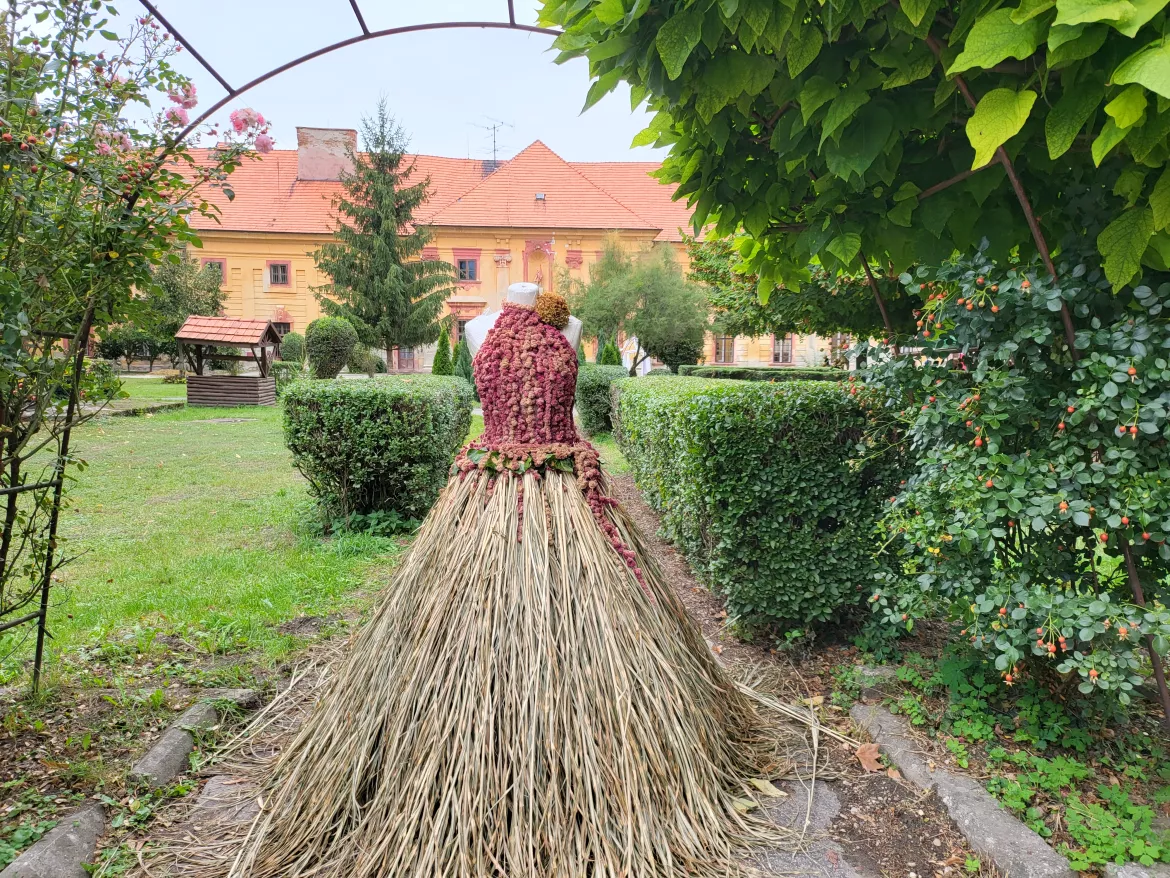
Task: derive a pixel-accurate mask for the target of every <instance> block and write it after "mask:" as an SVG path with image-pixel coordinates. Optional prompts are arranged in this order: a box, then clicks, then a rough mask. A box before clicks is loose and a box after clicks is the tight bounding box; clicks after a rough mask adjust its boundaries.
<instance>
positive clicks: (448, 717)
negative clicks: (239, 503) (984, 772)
mask: <svg viewBox="0 0 1170 878" xmlns="http://www.w3.org/2000/svg"><path fill="white" fill-rule="evenodd" d="M567 318H568V310H567V308H566V307H565V304H564V301H563V300H561V299H559V298H556V297H547V296H541V297H540V298H539V299H538V300H537V302H536V304H535V307H525V306H523V305H520V304H516V303H508V304H505V305H504V307H503V309H502V311H501V312H500V314H499V316H498V318H497V319H496V320H495V324H494V326H492V328H491V330H490V332H488V334H487V336H486V339H485V340H484V341H483V344H482V346H481V347H480V349H479V350H478V352H477V353H476V355H475V360H474V371H475V381H476V385H477V387H478V389H479V394H480V398H481V400H482V402H483V412H484V431H483V434H482V436H480V437H479V439H478V440H476V441H475V442H473V443H471V444H470V445H469V446H467V447H466V448H464V449H463V450H462V451H461V452H460V454H459V455H458V457H457V458H456V460H455V464H454V467H453V469H452V476H451V479H450V482H449V483H448V484H447V486H446V488H444V490H443V492H442V494H441V496H440V498H439V500H438V501H437V503H436V505H435V507H434V508H433V509H432V511H431V513H430V515H429V516H428V517H427V520H426V521H425V523H424V524H423V526H422V528H421V530H420V532H419V534H418V536H417V538H416V539H415V541H414V543H413V545H412V547H411V549H410V551H409V553H408V554H407V556H406V558H405V559H404V561H403V563H402V565H401V567H400V568H399V569H398V571H397V572H396V573H395V575H394V577H393V579H392V581H391V583H390V585H389V587H388V588H387V590H386V591H385V593H384V594H383V595H382V597H381V600H380V603H379V605H378V607H377V609H376V612H375V614H374V616H373V618H372V619H371V620H370V622H369V623H368V624H367V625H366V626H365V628H364V629H362V630H361V631H360V632H359V634H358V635H356V637H355V639H354V641H353V643H352V645H351V647H350V650H349V653H348V656H347V658H346V659H345V660H344V661H343V662H342V664H341V666H340V668H339V669H338V671H337V672H336V674H335V677H334V679H333V681H332V683H331V685H330V686H329V689H328V691H327V694H326V695H325V696H324V698H323V699H322V701H321V703H320V704H318V705H317V707H316V709H315V710H314V712H313V713H312V715H311V716H310V717H309V719H308V720H307V722H306V723H305V725H304V726H303V727H302V729H301V731H300V733H299V735H298V736H297V738H296V739H295V740H294V742H293V743H292V744H291V745H290V746H289V747H288V749H287V750H286V751H285V752H284V753H283V754H282V755H281V757H280V759H279V761H278V763H277V764H276V767H275V769H274V770H273V771H272V773H271V775H270V776H269V778H268V780H267V784H266V792H265V796H264V802H265V804H264V811H263V812H262V814H261V815H260V817H258V818H257V820H256V823H255V824H254V825H253V826H252V827H251V830H250V833H249V837H248V840H247V843H246V845H245V848H244V850H243V852H242V853H241V854H240V856H239V857H238V858H237V859H236V862H235V864H234V866H233V868H232V872H231V874H233V875H238V876H251V878H256V876H263V878H278V876H279V878H297V876H309V875H312V876H328V878H408V876H427V878H440V876H442V878H462V876H467V878H472V876H475V878H480V876H484V878H486V876H493V878H585V876H589V878H603V876H615V878H616V876H643V878H651V876H682V875H692V876H693V875H699V876H708V875H723V874H728V873H731V872H734V871H736V868H737V867H736V866H735V862H736V854H735V853H733V849H734V846H735V844H736V843H737V842H740V841H743V840H745V839H747V838H750V837H752V836H753V833H754V832H755V830H756V824H754V823H753V822H752V820H751V819H750V818H748V817H745V816H744V815H743V814H741V813H740V810H738V809H737V807H736V805H737V797H741V796H743V794H744V793H743V789H744V783H743V781H744V779H745V778H749V777H756V776H758V775H759V774H760V773H761V771H766V770H767V765H766V763H767V760H768V759H769V758H770V755H769V754H770V753H771V750H770V745H769V743H768V742H765V741H764V740H763V738H764V736H762V735H761V734H760V727H759V726H760V724H759V717H758V715H757V714H756V711H755V710H754V708H753V705H752V703H751V702H750V701H749V700H748V699H747V697H746V696H745V695H744V694H742V692H741V691H740V690H739V689H737V688H736V686H735V685H734V684H733V683H732V682H731V681H730V680H729V679H728V678H727V677H726V676H725V674H724V672H723V670H722V669H721V667H720V666H719V665H718V663H717V661H716V660H715V658H714V656H713V655H712V654H711V651H710V649H709V647H708V646H707V644H706V643H705V642H704V641H703V639H702V637H701V635H700V633H699V632H698V630H697V629H696V627H695V625H694V623H693V622H692V621H691V619H690V618H689V617H688V616H687V615H686V612H685V610H684V609H683V607H682V605H681V604H680V602H679V601H678V599H677V598H676V596H675V595H674V593H673V592H672V591H670V589H669V588H668V586H667V585H666V584H665V583H664V580H663V576H662V574H661V572H660V571H659V569H658V566H657V565H656V563H655V562H654V560H653V559H652V558H651V557H649V556H648V554H647V553H646V550H645V548H644V545H643V543H642V541H641V538H640V537H639V535H638V533H637V531H636V528H635V526H634V525H633V523H632V521H631V520H630V519H629V518H628V517H627V515H626V514H625V513H624V512H623V510H622V509H621V508H620V507H619V506H618V504H617V503H616V501H615V500H614V499H613V498H612V497H611V496H610V493H609V490H608V486H607V481H606V477H605V475H604V474H603V472H602V470H601V468H600V466H599V463H598V455H597V452H596V451H595V450H594V449H593V447H592V446H591V445H590V444H589V443H588V442H586V441H584V440H583V439H582V438H581V437H580V436H579V435H578V434H577V431H576V428H575V426H574V423H573V397H574V389H575V384H576V378H577V358H576V352H575V349H574V345H573V344H572V343H570V342H569V341H568V340H567V339H566V337H565V335H564V334H563V333H562V331H561V328H562V327H563V326H564V321H565V320H567Z"/></svg>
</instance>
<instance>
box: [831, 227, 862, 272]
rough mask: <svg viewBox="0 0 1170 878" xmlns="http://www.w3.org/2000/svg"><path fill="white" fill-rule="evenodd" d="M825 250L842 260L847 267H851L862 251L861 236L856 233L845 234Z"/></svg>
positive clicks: (836, 238)
mask: <svg viewBox="0 0 1170 878" xmlns="http://www.w3.org/2000/svg"><path fill="white" fill-rule="evenodd" d="M825 249H826V250H828V251H829V252H830V253H832V254H833V255H834V256H836V257H837V258H838V259H840V260H841V262H843V263H844V264H845V265H849V264H851V263H852V262H853V260H854V259H856V258H857V254H858V253H859V252H860V251H861V236H860V235H859V234H857V233H856V232H845V233H844V234H843V235H838V236H837V237H835V238H834V239H833V240H832V241H830V242H829V243H828V244H826V245H825Z"/></svg>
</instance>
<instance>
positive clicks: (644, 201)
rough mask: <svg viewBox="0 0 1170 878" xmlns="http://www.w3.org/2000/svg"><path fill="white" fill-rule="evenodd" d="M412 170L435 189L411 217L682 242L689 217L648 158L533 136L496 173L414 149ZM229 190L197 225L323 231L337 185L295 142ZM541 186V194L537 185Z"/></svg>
mask: <svg viewBox="0 0 1170 878" xmlns="http://www.w3.org/2000/svg"><path fill="white" fill-rule="evenodd" d="M410 158H411V159H412V160H413V161H414V162H415V171H414V174H412V179H413V178H414V177H415V176H416V175H417V176H429V177H430V180H431V194H430V197H429V198H428V200H427V202H426V204H425V205H424V209H423V210H422V211H421V212H420V213H419V215H418V216H417V217H416V220H417V221H419V222H422V223H425V224H427V225H433V226H486V227H495V228H509V227H510V228H554V229H555V228H574V229H639V230H649V231H653V230H656V229H657V230H659V234H658V240H667V241H678V240H681V237H680V235H679V233H678V230H679V228H680V227H681V228H683V229H686V228H687V227H688V226H689V225H690V209H689V208H687V207H686V204H685V202H676V201H672V200H671V195H672V194H673V190H672V188H671V187H669V186H664V185H662V184H660V183H659V182H658V181H657V180H656V179H654V178H653V177H651V176H649V173H650V172H651V171H653V170H655V169H656V168H657V167H658V165H657V164H655V163H653V162H576V163H572V162H566V161H565V160H564V159H562V158H561V157H560V156H558V155H557V154H556V153H554V152H553V151H552V150H551V149H549V148H548V147H547V146H545V145H544V144H543V143H541V142H540V141H539V140H538V141H536V142H535V143H533V144H532V145H531V146H529V147H528V148H527V149H525V150H524V151H523V152H521V153H520V154H519V155H517V156H516V157H515V158H513V159H511V160H510V161H507V162H501V163H500V164H499V166H498V168H497V169H496V170H495V172H494V173H492V172H491V163H490V162H484V161H480V160H479V159H457V158H445V157H442V156H431V155H414V156H411V157H410ZM229 180H230V187H231V189H232V191H233V192H234V195H235V197H234V199H232V200H230V201H229V199H228V198H227V197H226V196H225V195H224V194H223V192H222V190H219V189H211V190H208V191H207V193H206V197H207V200H208V201H210V202H212V203H213V204H215V205H217V206H218V207H219V209H220V214H219V222H216V221H215V220H214V219H207V218H205V217H202V216H193V217H192V218H191V222H192V225H194V226H195V228H197V229H204V230H208V229H221V230H230V231H244V232H288V233H299V234H316V235H327V234H329V233H330V232H332V230H333V228H334V220H333V217H332V202H333V199H334V198H335V197H336V196H338V195H339V194H340V193H341V184H340V183H338V182H337V181H332V180H298V179H297V153H296V150H273V151H272V152H270V153H269V154H268V155H266V156H263V157H261V158H260V159H258V160H256V161H249V162H245V163H244V164H243V165H242V166H241V167H240V168H238V169H237V170H236V171H235V173H233V174H232V175H231V177H230V178H229ZM538 192H543V193H544V195H545V197H544V199H543V201H537V199H536V193H538Z"/></svg>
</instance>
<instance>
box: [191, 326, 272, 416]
mask: <svg viewBox="0 0 1170 878" xmlns="http://www.w3.org/2000/svg"><path fill="white" fill-rule="evenodd" d="M175 340H176V341H177V342H178V343H179V350H180V351H181V353H182V356H183V359H185V360H186V361H187V364H188V365H189V366H190V368H191V371H192V372H193V373H194V374H192V375H188V376H187V405H216V406H236V405H275V404H276V379H274V378H272V377H271V376H270V375H269V374H268V372H269V369H270V367H271V365H272V361H273V360H274V359H276V352H277V351H278V350H279V348H280V334H279V333H278V332H277V331H276V329H275V328H274V327H273V325H272V323H271V321H268V320H244V319H242V318H238V317H188V318H187V322H186V323H184V324H183V326H182V327H181V328H180V329H179V331H178V332H177V333H175ZM216 348H248V349H249V350H251V352H252V356H250V357H249V356H245V355H243V354H221V353H216ZM212 360H242V361H250V362H254V363H255V364H256V365H257V367H258V368H259V369H260V374H259V375H205V374H203V371H204V369H205V368H206V367H207V366H208V365H209V364H210V362H211V361H212Z"/></svg>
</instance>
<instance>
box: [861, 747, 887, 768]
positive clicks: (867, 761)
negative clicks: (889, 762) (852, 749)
mask: <svg viewBox="0 0 1170 878" xmlns="http://www.w3.org/2000/svg"><path fill="white" fill-rule="evenodd" d="M854 755H856V756H857V761H858V762H860V763H861V767H862V768H864V769H865V770H866V771H881V770H882V769H883V768H884V767H885V766H883V765H882V762H881V759H879V758H878V745H877V744H862V745H861V746H860V747H858V748H857V752H856V754H854Z"/></svg>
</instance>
